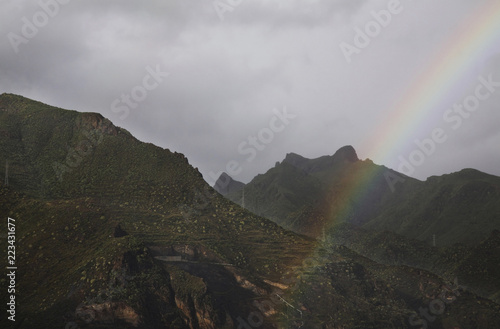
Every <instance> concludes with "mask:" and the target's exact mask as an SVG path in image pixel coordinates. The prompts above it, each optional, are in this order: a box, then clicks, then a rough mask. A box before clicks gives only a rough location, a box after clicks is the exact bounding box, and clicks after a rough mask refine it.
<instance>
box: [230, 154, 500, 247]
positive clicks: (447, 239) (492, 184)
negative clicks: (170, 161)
mask: <svg viewBox="0 0 500 329" xmlns="http://www.w3.org/2000/svg"><path fill="white" fill-rule="evenodd" d="M241 196H242V195H241V192H238V191H235V192H232V193H229V194H227V195H226V197H227V198H228V199H230V200H232V201H233V202H236V203H240V202H241V201H240V200H241ZM499 200H500V177H496V176H492V175H488V174H485V173H482V172H479V171H477V170H473V169H464V170H463V171H460V172H458V173H453V174H449V175H443V176H441V177H430V178H429V179H428V180H427V181H425V182H421V181H418V180H416V179H413V178H410V177H407V176H405V175H403V174H401V173H397V172H395V171H393V170H390V169H388V168H386V167H383V166H378V165H376V164H374V163H373V162H372V161H371V160H360V159H359V158H358V156H357V154H356V152H355V150H354V148H352V146H346V147H343V148H341V149H340V150H338V151H337V152H336V153H335V154H334V155H332V156H324V157H321V158H318V159H306V158H304V157H302V156H300V155H297V154H293V153H292V154H288V155H287V156H286V158H285V159H284V160H283V161H282V162H281V163H278V164H277V165H276V166H275V167H274V168H271V169H270V170H269V171H268V172H266V173H265V174H263V175H258V176H257V177H255V178H254V179H253V180H252V181H251V182H250V183H248V184H247V185H246V186H245V206H246V208H247V209H248V210H250V211H252V212H254V213H255V214H258V215H260V216H263V217H266V218H269V219H271V220H273V221H275V222H276V223H277V224H279V225H281V226H283V227H284V228H287V229H290V230H293V231H295V232H298V233H302V234H307V235H310V236H313V237H318V236H320V235H321V234H322V231H321V229H322V228H323V227H325V226H329V225H330V226H331V223H336V224H340V223H350V224H355V225H357V226H360V227H364V228H368V229H372V230H378V231H385V230H388V231H392V232H395V233H398V234H402V235H404V236H407V237H409V238H415V239H419V240H422V241H426V242H432V241H433V239H434V238H436V243H437V244H439V245H452V244H454V243H467V244H473V243H479V242H480V241H482V240H483V239H485V238H486V237H488V236H489V234H490V233H491V232H492V231H493V230H495V229H500V202H499Z"/></svg>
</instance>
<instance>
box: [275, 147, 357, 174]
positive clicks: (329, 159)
mask: <svg viewBox="0 0 500 329" xmlns="http://www.w3.org/2000/svg"><path fill="white" fill-rule="evenodd" d="M356 161H359V158H358V155H357V154H356V150H354V148H353V147H352V146H350V145H348V146H344V147H342V148H340V149H339V150H338V151H337V152H335V154H334V155H326V156H322V157H319V158H316V159H308V158H305V157H303V156H301V155H298V154H296V153H288V154H287V155H286V157H285V159H284V160H283V162H282V163H286V164H290V165H292V166H294V167H295V168H298V169H300V170H302V171H304V172H306V173H308V174H311V173H315V172H319V171H323V170H325V169H328V168H331V167H332V166H334V165H336V164H342V163H346V162H347V163H353V162H356Z"/></svg>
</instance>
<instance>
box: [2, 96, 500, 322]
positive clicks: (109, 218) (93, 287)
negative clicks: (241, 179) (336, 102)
mask: <svg viewBox="0 0 500 329" xmlns="http://www.w3.org/2000/svg"><path fill="white" fill-rule="evenodd" d="M287 159H288V160H287V161H283V163H281V164H278V165H277V166H276V168H273V169H271V170H270V173H271V174H272V175H268V174H269V173H268V174H266V175H262V176H261V177H260V178H256V179H255V180H254V181H257V182H259V179H260V180H261V183H262V184H263V185H262V186H260V188H261V191H262V193H264V194H263V196H266V197H269V198H270V200H268V202H262V201H263V200H261V199H258V200H259V201H260V202H261V204H262V206H263V207H264V206H265V208H266V209H267V210H268V211H270V212H274V214H275V215H280V214H286V213H287V211H288V210H290V209H291V210H294V211H295V213H291V215H290V216H289V217H286V218H285V219H284V221H283V222H284V223H287V220H288V219H289V218H295V217H294V216H295V215H296V214H297V215H300V216H298V217H297V218H296V220H295V221H294V222H290V224H291V225H296V228H298V229H301V228H305V227H307V226H306V224H307V225H311V227H314V230H311V232H312V233H314V232H318V231H322V230H321V225H322V224H323V225H324V224H326V223H327V220H328V217H327V215H328V214H329V213H328V211H327V210H326V209H328V206H331V205H335V204H339V205H340V204H342V205H346V204H347V205H348V206H349V207H353V208H352V209H355V208H356V207H357V206H359V205H360V204H361V203H360V202H361V201H359V200H352V202H350V203H349V202H347V203H346V202H344V201H345V200H344V199H345V198H348V196H349V195H351V194H350V193H347V190H346V188H348V187H349V186H351V185H350V184H352V182H353V181H356V178H357V177H359V176H358V175H360V174H370V176H369V177H371V178H372V177H375V178H376V179H378V180H379V181H377V180H375V183H374V184H372V185H370V186H369V188H368V192H369V193H368V194H367V195H369V198H367V199H365V200H364V201H365V202H366V203H365V205H366V206H365V207H362V209H360V210H358V211H352V212H347V214H349V216H347V217H346V218H345V219H346V221H348V222H349V221H352V222H353V223H357V224H359V225H372V224H373V223H374V222H373V221H375V220H380V219H379V217H377V216H379V215H380V214H381V213H382V212H381V211H382V210H384V209H380V207H379V205H380V204H383V205H385V204H386V202H389V201H390V200H391V197H390V194H388V192H387V191H390V190H391V189H390V188H389V187H388V186H387V182H386V177H385V176H384V173H387V169H385V168H383V170H382V169H380V167H378V166H375V165H373V164H372V163H371V162H370V161H361V160H359V159H357V156H355V152H353V149H352V148H344V149H343V150H342V151H339V152H337V153H336V154H335V155H334V156H331V157H324V158H322V159H319V160H317V161H308V160H307V159H304V158H302V157H300V156H297V155H293V154H290V155H289V156H287ZM4 163H5V172H4V176H5V177H4V179H2V180H0V216H1V217H2V218H3V219H4V220H5V222H7V219H8V218H12V219H13V220H15V236H16V240H15V243H14V242H13V244H15V247H16V258H15V266H16V267H17V270H16V273H15V285H16V292H15V304H16V313H15V317H16V322H15V323H13V322H12V321H10V320H8V319H7V318H6V317H5V316H2V317H1V318H0V327H1V328H16V329H25V328H29V329H42V328H73V329H74V328H90V329H97V328H127V329H128V328H141V329H149V328H154V329H156V328H174V329H219V328H227V329H229V328H252V327H259V328H264V329H279V328H308V329H309V328H311V329H316V328H317V329H319V328H322V329H323V328H325V329H333V328H380V329H382V328H384V329H385V328H414V327H415V324H417V323H418V324H420V325H423V324H424V322H423V321H429V320H428V319H426V318H421V315H419V310H420V309H421V308H422V307H426V308H427V307H428V305H430V304H429V303H430V302H434V304H436V303H438V304H439V300H438V299H436V298H439V296H442V297H441V298H443V299H445V298H448V299H446V301H447V304H446V312H444V310H443V312H441V309H436V308H434V311H436V312H441V314H440V315H439V316H436V317H434V318H433V321H432V326H431V323H427V322H425V323H426V324H429V327H433V328H438V329H445V328H446V329H447V328H450V327H451V326H452V325H453V326H455V327H461V328H473V327H474V326H475V325H477V324H480V325H481V328H497V324H498V323H500V306H499V304H498V303H495V302H494V301H495V300H498V285H497V284H496V283H495V282H499V281H500V280H495V279H498V262H497V261H496V259H497V258H498V257H497V253H498V252H497V251H496V250H497V249H498V233H496V234H495V233H493V234H491V235H490V237H489V238H488V239H485V240H484V241H483V242H482V243H481V244H478V245H475V246H473V247H469V246H464V245H460V246H458V247H456V248H455V249H451V248H450V249H445V250H443V251H442V252H438V253H437V255H435V256H432V254H433V253H434V254H436V252H435V248H434V247H432V248H431V247H428V246H426V244H424V243H422V242H420V241H418V240H415V241H413V240H410V239H408V238H404V237H403V236H400V235H397V234H396V233H390V234H382V236H377V233H374V231H371V230H366V229H360V228H359V226H356V227H355V228H353V227H350V226H349V225H352V224H349V223H344V224H342V225H346V227H347V228H346V229H345V230H342V231H341V230H340V229H339V228H340V227H341V226H342V225H340V226H337V229H336V230H330V231H326V232H325V235H324V236H323V237H324V239H323V240H322V241H320V240H314V239H312V238H310V237H306V236H303V235H300V234H297V233H293V232H290V231H287V230H285V229H283V228H282V227H280V226H278V225H277V224H275V223H273V222H272V221H270V220H268V219H266V218H263V217H259V216H257V215H254V214H252V213H251V212H249V211H248V210H245V209H243V208H241V207H239V206H238V205H236V204H234V203H233V202H231V201H230V200H227V199H225V198H224V197H223V196H222V195H220V194H219V193H217V192H216V191H215V190H214V189H212V188H211V187H210V186H208V185H207V184H206V183H205V181H204V180H203V178H202V177H201V174H200V173H199V172H198V171H197V170H196V169H195V168H193V167H192V166H191V165H189V162H188V160H187V159H186V158H185V157H184V156H183V155H182V154H179V153H172V152H170V151H169V150H166V149H162V148H160V147H157V146H154V145H152V144H148V143H143V142H140V141H138V140H137V139H136V138H134V137H133V136H132V135H131V134H130V133H129V132H127V131H126V130H124V129H122V128H119V127H116V126H115V125H113V124H112V123H111V122H110V121H109V120H107V119H106V118H104V117H103V116H102V115H100V114H97V113H80V112H76V111H68V110H63V109H58V108H54V107H51V106H48V105H45V104H42V103H39V102H36V101H33V100H29V99H26V98H24V97H21V96H16V95H11V94H3V95H0V164H2V166H3V164H4ZM389 172H390V171H389ZM391 173H392V172H391ZM469 175H472V176H473V177H474V181H476V180H477V177H476V176H477V173H475V172H472V173H470V172H469V173H468V172H464V173H462V175H461V176H460V177H462V176H463V177H462V178H460V179H459V178H457V177H451V181H450V184H451V185H452V186H453V187H454V188H458V191H459V192H460V193H458V192H457V193H456V194H453V195H457V197H458V196H462V197H464V198H465V199H467V200H468V199H471V200H475V201H474V202H478V201H477V200H482V199H484V196H485V195H486V196H488V195H491V193H496V192H493V191H490V189H489V188H488V187H487V186H483V185H481V184H479V185H477V184H474V185H473V186H472V187H469V178H468V176H469ZM481 177H483V176H482V175H481ZM483 178H484V179H486V180H489V179H488V178H487V177H483ZM461 179H464V181H461ZM325 180H327V181H328V184H325ZM254 181H253V182H252V185H253V186H251V187H250V188H249V187H248V186H246V187H245V194H247V192H248V193H249V194H250V195H251V197H253V198H254V201H253V202H254V203H256V202H255V200H256V199H255V194H254V193H256V192H257V191H258V187H259V186H258V185H254ZM268 183H269V184H271V185H270V186H268V185H265V184H268ZM437 183H439V182H437ZM421 184H423V183H422V182H418V181H415V180H412V179H410V178H407V180H406V183H405V184H401V185H399V186H398V187H397V188H398V193H396V195H398V196H399V197H401V198H403V199H404V197H403V196H404V195H405V193H407V192H405V191H406V190H408V193H409V192H411V191H417V192H419V193H426V190H425V189H424V187H422V186H421ZM230 185H231V186H233V187H234V186H236V187H238V184H237V183H236V182H233V184H230ZM240 186H241V185H240ZM439 186H441V185H439ZM488 186H489V185H488ZM233 187H231V189H233ZM297 188H303V189H304V190H297ZM247 190H248V191H247ZM478 191H479V192H478ZM239 192H242V191H238V190H237V188H236V189H235V190H232V194H237V193H239ZM375 192H378V193H375ZM484 193H485V194H484ZM483 194H484V195H483ZM471 195H473V196H476V197H477V200H476V199H474V198H473V197H471ZM493 196H495V194H493ZM321 197H329V198H330V199H326V201H331V202H325V200H321ZM315 198H316V199H315ZM459 200H460V199H457V202H458V201H459ZM348 201H349V200H348ZM272 202H276V204H274V205H273V204H272ZM471 202H472V201H471ZM438 205H439V204H438ZM317 206H319V207H318V208H316V207H317ZM286 207H289V208H286ZM349 207H348V208H349ZM401 207H402V209H406V208H405V206H404V204H403V205H401ZM346 209H347V208H346ZM390 209H393V210H394V211H395V214H399V211H401V210H400V209H399V208H398V207H394V208H390ZM432 209H434V208H432ZM432 209H431V210H432ZM438 209H441V208H438ZM443 209H448V208H447V207H446V206H445V207H444V208H443ZM309 210H310V211H311V213H314V212H315V213H317V214H319V215H321V216H323V217H315V216H306V215H308V213H307V212H306V211H309ZM348 210H351V209H348ZM377 211H378V212H377ZM446 211H451V210H446ZM408 218H410V220H411V221H412V222H413V221H414V220H415V219H412V217H408ZM479 223H481V222H479ZM1 227H3V228H0V234H1V236H3V237H4V238H5V237H6V236H7V231H6V229H7V225H2V226H1ZM460 231H461V230H460ZM478 236H479V235H478ZM9 241H11V239H9ZM2 245H3V247H2V249H3V252H4V255H7V246H10V245H11V244H10V242H9V244H7V243H3V244H2ZM9 249H11V248H9ZM408 250H411V251H415V254H416V255H418V256H416V257H415V256H412V255H413V252H409V251H408ZM386 251H387V252H386ZM405 253H406V254H405ZM427 256H430V257H428V258H429V259H430V260H427ZM398 257H400V258H404V259H400V258H398ZM457 259H461V261H456V262H455V261H454V260H457ZM395 260H396V261H397V262H396V261H395ZM439 260H441V261H442V262H441V263H440V262H439ZM435 264H440V265H439V266H435ZM454 275H458V276H459V279H460V280H462V279H463V280H467V282H468V283H470V284H471V287H472V288H471V289H470V290H468V289H466V288H463V287H461V286H459V285H458V284H457V283H456V280H454ZM487 280H492V282H490V281H487ZM0 283H1V286H2V289H1V292H0V299H1V300H4V301H7V300H10V299H11V298H12V297H11V296H14V295H12V293H11V292H8V289H7V286H8V285H9V284H12V283H11V280H10V278H9V277H7V276H4V277H3V278H0ZM459 283H460V284H462V282H461V281H459ZM449 289H451V290H449ZM464 289H465V291H464ZM456 296H459V297H456ZM449 298H452V302H451V303H448V302H449V301H450V299H449ZM453 298H455V299H456V301H455V300H454V299H453ZM436 305H437V304H436ZM439 305H441V304H439ZM4 312H5V309H4ZM7 314H8V315H9V313H7ZM433 314H434V313H433Z"/></svg>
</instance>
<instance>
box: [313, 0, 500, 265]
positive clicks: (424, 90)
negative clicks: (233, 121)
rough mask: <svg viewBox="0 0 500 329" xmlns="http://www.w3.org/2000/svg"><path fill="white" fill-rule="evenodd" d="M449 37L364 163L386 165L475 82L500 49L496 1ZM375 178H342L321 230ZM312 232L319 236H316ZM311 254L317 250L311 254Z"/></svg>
mask: <svg viewBox="0 0 500 329" xmlns="http://www.w3.org/2000/svg"><path fill="white" fill-rule="evenodd" d="M453 36H454V37H453V38H451V39H450V40H448V42H447V43H445V44H444V45H443V46H442V47H441V49H440V51H439V52H438V53H437V54H436V55H435V57H434V58H433V59H432V60H431V61H430V64H429V65H428V66H427V69H426V70H425V71H424V72H423V73H422V74H421V75H420V76H419V77H418V78H417V79H415V80H414V81H413V82H412V83H411V85H410V86H409V87H408V88H407V91H406V93H405V94H404V95H403V96H402V97H401V98H400V99H399V100H398V101H397V102H396V103H395V105H394V106H393V107H392V109H391V110H390V111H389V114H388V115H387V117H386V118H385V120H384V121H383V122H384V124H383V125H381V126H380V127H379V129H378V130H377V131H376V132H375V134H374V136H373V138H371V139H370V140H369V141H367V142H366V143H365V145H363V146H364V147H362V148H360V149H363V150H369V158H371V159H375V160H376V161H377V162H380V163H387V162H388V160H389V157H390V156H391V155H392V154H391V153H393V152H394V151H395V150H396V149H397V148H398V147H400V146H401V145H402V144H403V143H407V142H408V140H409V139H410V137H411V135H412V134H413V133H414V132H415V130H417V129H418V128H419V127H422V126H425V125H424V122H425V123H428V120H429V117H431V118H433V115H436V112H439V113H437V114H439V115H440V118H441V117H442V114H443V113H444V111H445V110H446V109H448V108H449V107H451V105H453V103H454V102H456V101H457V100H458V99H457V98H458V97H457V96H456V95H457V94H459V92H460V94H461V93H463V91H464V90H465V88H469V87H470V82H471V81H475V80H476V79H477V76H476V75H477V71H478V65H482V64H483V63H484V61H485V60H486V59H488V58H489V56H491V55H492V54H495V51H498V50H499V49H498V48H497V49H495V47H499V45H500V43H499V40H500V1H498V0H490V1H488V2H487V3H485V4H484V5H481V6H480V8H478V10H477V11H476V12H474V13H473V14H471V16H470V19H469V20H467V21H465V22H464V23H463V24H461V25H460V27H459V28H458V29H457V30H456V31H455V32H454V33H453ZM427 126H428V125H427ZM435 128H437V127H435ZM376 177H380V170H371V171H366V170H359V171H357V174H356V173H354V175H353V176H351V177H347V178H346V179H345V181H344V182H343V185H344V186H348V188H347V189H346V190H345V191H343V193H342V195H341V196H339V198H338V199H337V200H341V201H340V202H337V203H336V204H335V205H332V204H325V205H324V206H325V207H326V209H327V212H328V214H329V217H328V219H327V221H326V222H325V223H324V229H325V230H327V231H328V230H330V229H333V227H334V226H335V224H337V223H339V222H342V221H343V220H345V219H346V218H348V216H349V212H350V208H351V206H352V205H353V204H357V205H361V206H363V200H364V197H365V196H366V191H367V189H368V187H369V186H370V184H372V183H373V182H374V179H375V178H376ZM317 233H318V234H317V236H319V234H320V232H317ZM318 244H319V243H318ZM316 251H317V248H316V249H315V250H313V253H312V255H314V254H315V253H316ZM304 264H306V263H304ZM304 266H305V267H306V266H307V265H304Z"/></svg>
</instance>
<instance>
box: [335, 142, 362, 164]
mask: <svg viewBox="0 0 500 329" xmlns="http://www.w3.org/2000/svg"><path fill="white" fill-rule="evenodd" d="M333 158H334V159H336V160H337V159H338V160H341V161H342V160H344V161H349V162H356V161H359V158H358V155H357V153H356V150H355V149H354V147H352V146H351V145H347V146H344V147H341V148H340V149H339V150H338V151H337V152H335V154H334V155H333Z"/></svg>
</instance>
